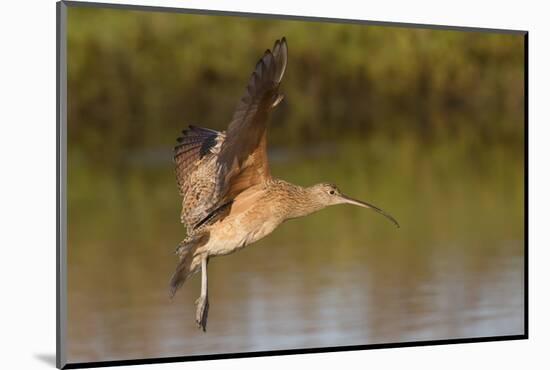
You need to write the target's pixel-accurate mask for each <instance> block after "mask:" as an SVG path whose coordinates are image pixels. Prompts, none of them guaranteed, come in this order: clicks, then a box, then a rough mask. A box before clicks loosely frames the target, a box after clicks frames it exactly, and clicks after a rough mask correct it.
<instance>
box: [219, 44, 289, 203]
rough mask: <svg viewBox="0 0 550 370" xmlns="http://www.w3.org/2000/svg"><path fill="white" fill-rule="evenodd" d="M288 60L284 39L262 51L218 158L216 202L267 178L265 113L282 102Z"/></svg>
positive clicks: (267, 113)
mask: <svg viewBox="0 0 550 370" xmlns="http://www.w3.org/2000/svg"><path fill="white" fill-rule="evenodd" d="M287 59H288V49H287V44H286V40H285V38H284V37H283V38H282V39H281V40H280V41H279V40H277V41H276V42H275V45H274V46H273V51H271V50H266V52H265V53H264V55H263V56H262V58H261V59H260V60H259V61H258V63H257V64H256V67H255V68H254V72H252V75H251V76H250V78H249V80H248V85H247V87H246V91H245V94H244V96H243V97H242V98H241V100H240V101H239V103H238V104H237V108H236V109H235V112H234V114H233V118H232V120H231V122H230V124H229V127H228V129H227V133H226V138H225V141H224V142H223V144H222V146H221V150H220V154H219V156H218V165H219V169H218V176H217V184H218V186H219V187H218V189H217V194H218V197H219V199H220V202H222V203H223V202H225V201H227V200H228V199H232V198H233V197H234V196H236V195H237V194H238V193H240V192H241V191H243V190H245V189H247V188H248V187H250V186H253V185H255V184H259V183H263V182H265V181H266V180H268V179H269V178H270V174H269V164H268V161H267V153H266V144H267V137H266V128H267V120H268V116H269V113H270V112H271V110H272V109H273V108H275V107H276V106H277V104H279V103H280V102H281V100H282V99H283V95H281V94H279V85H280V83H281V80H282V78H283V75H284V73H285V69H286V65H287Z"/></svg>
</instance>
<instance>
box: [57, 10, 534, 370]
mask: <svg viewBox="0 0 550 370" xmlns="http://www.w3.org/2000/svg"><path fill="white" fill-rule="evenodd" d="M526 50H527V32H525V31H511V30H490V29H469V28H460V27H450V26H429V25H414V24H394V23H383V22H372V21H361V20H337V19H320V18H306V17H294V16H293V17H291V16H283V15H266V14H246V13H232V12H217V11H206V10H190V9H174V8H153V7H139V6H130V5H113V4H97V3H79V2H61V3H58V207H59V208H58V266H57V267H58V310H57V313H58V317H57V324H58V333H57V334H58V335H57V351H58V353H57V365H58V367H60V368H63V367H65V368H75V367H86V366H103V365H104V366H108V365H122V364H139V363H154V362H173V361H186V360H196V359H210V358H227V357H244V356H263V355H278V354H291V353H311V352H323V351H341V350H356V349H369V348H380V347H399V346H404V345H407V346H410V345H426V344H443V343H462V342H475V341H486V340H506V339H524V338H527V325H526V323H527V307H526V304H527V300H526V298H527V275H526V271H527V265H526V263H527V260H526V254H527V241H526V234H525V232H526V225H527V222H526V203H525V199H526V186H525V185H526V171H527V169H526V153H527V151H526V149H527V147H526V145H527V144H526V137H527V136H526V131H527V113H526Z"/></svg>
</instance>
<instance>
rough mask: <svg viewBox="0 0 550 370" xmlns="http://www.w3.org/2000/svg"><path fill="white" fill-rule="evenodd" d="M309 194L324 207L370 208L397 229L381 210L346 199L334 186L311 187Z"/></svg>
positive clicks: (361, 202) (393, 220)
mask: <svg viewBox="0 0 550 370" xmlns="http://www.w3.org/2000/svg"><path fill="white" fill-rule="evenodd" d="M310 192H311V195H312V196H313V197H314V198H315V200H316V201H317V202H318V203H319V204H320V205H322V206H324V207H326V206H332V205H336V204H352V205H354V206H359V207H363V208H370V209H372V210H374V211H376V212H378V213H380V214H381V215H383V216H385V217H386V218H388V219H389V220H390V221H391V222H393V223H394V224H395V226H397V227H399V223H398V222H397V221H396V220H395V218H393V217H392V216H391V215H389V214H388V213H386V212H385V211H383V210H382V209H380V208H378V207H376V206H373V205H372V204H369V203H366V202H363V201H360V200H357V199H353V198H350V197H348V196H347V195H345V194H343V193H342V192H341V191H340V189H338V188H337V187H336V185H333V184H327V183H321V184H317V185H313V186H312V187H311V188H310Z"/></svg>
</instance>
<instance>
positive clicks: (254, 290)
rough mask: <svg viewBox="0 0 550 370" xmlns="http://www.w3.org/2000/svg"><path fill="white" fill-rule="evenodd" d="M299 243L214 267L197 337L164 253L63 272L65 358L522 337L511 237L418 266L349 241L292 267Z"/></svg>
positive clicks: (518, 259) (438, 252) (186, 292)
mask: <svg viewBox="0 0 550 370" xmlns="http://www.w3.org/2000/svg"><path fill="white" fill-rule="evenodd" d="M266 244H269V243H266ZM112 247H113V246H110V245H97V246H96V248H95V251H94V253H97V254H99V256H98V258H96V259H95V260H96V261H109V260H112V259H111V257H110V256H109V254H110V252H111V251H112V249H111V248H112ZM300 248H301V246H300V245H292V244H289V245H262V246H258V247H256V248H250V249H248V250H244V251H242V252H239V253H237V254H235V255H231V256H227V257H224V258H223V259H221V258H219V259H214V260H212V262H211V264H210V265H211V268H210V271H209V274H210V282H211V285H210V287H209V288H210V289H211V304H212V309H211V312H210V316H209V327H208V332H207V333H206V334H203V333H202V332H200V331H199V330H197V328H196V327H195V326H194V307H193V302H194V299H195V298H196V297H197V295H198V289H199V279H197V278H194V279H192V280H191V281H189V282H188V283H187V284H186V285H185V286H184V287H183V288H182V290H181V291H180V292H179V294H178V295H177V296H176V299H175V300H174V301H173V302H170V301H169V299H168V297H167V294H166V281H167V276H168V275H169V272H170V271H171V269H172V267H173V264H172V262H173V261H171V260H170V259H169V258H164V256H162V255H161V254H159V255H158V257H156V258H155V257H154V256H153V257H152V256H149V257H148V258H147V260H140V261H129V262H128V261H127V262H124V261H122V262H121V261H119V262H117V263H109V264H103V263H101V264H94V263H81V264H74V265H70V266H69V276H71V277H74V280H73V281H72V283H70V284H69V289H70V290H69V308H70V311H69V323H70V325H69V341H68V343H69V360H70V361H72V362H79V361H94V360H117V359H128V358H145V357H163V356H180V355H193V354H209V353H221V352H223V353H225V352H243V351H265V350H275V349H288V348H308V347H324V346H340V345H357V344H366V343H369V344H371V343H387V342H400V341H416V340H430V339H446V338H463V337H477V336H493V335H511V334H521V333H522V332H523V258H522V256H521V250H522V244H521V242H514V241H510V242H503V243H501V244H500V245H498V246H495V248H493V249H491V250H493V251H495V253H483V254H480V255H477V256H474V257H472V256H471V253H467V252H466V251H469V250H471V248H470V247H468V248H463V246H460V245H448V246H438V247H437V248H434V249H433V250H434V252H433V253H431V254H429V255H425V256H423V257H422V258H417V259H415V258H412V259H409V258H400V259H396V258H394V256H393V254H392V253H387V251H384V250H381V249H377V248H369V247H363V248H361V246H358V248H357V250H356V253H355V256H354V258H353V259H347V260H336V261H334V260H331V259H330V258H328V257H327V258H325V257H321V259H320V261H319V263H317V264H315V265H312V264H311V263H310V264H307V266H303V264H302V263H300V259H299V254H300V252H299V250H300ZM274 251H275V252H274ZM271 252H274V253H271ZM130 259H132V257H131V256H130ZM132 265H133V267H132ZM98 271H100V272H101V273H100V274H98ZM133 274H139V275H142V274H147V276H148V279H145V280H143V279H142V278H138V279H134V278H133ZM136 281H137V282H139V284H137V286H136V283H135V282H136ZM144 281H145V283H143V282H144ZM136 290H137V291H138V292H139V294H134V292H135V291H136Z"/></svg>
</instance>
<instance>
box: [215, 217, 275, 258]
mask: <svg viewBox="0 0 550 370" xmlns="http://www.w3.org/2000/svg"><path fill="white" fill-rule="evenodd" d="M243 221H244V220H242V219H241V218H239V217H236V218H231V219H225V220H223V221H222V222H220V223H218V224H216V225H213V226H214V227H213V228H212V229H211V230H210V240H209V241H208V246H207V249H208V254H209V255H225V254H229V253H232V252H235V251H237V250H239V249H241V248H243V247H246V246H247V245H250V244H252V243H254V242H256V241H258V240H260V239H262V238H263V237H265V236H267V235H269V234H270V233H271V232H272V231H273V230H275V228H276V227H277V226H278V225H279V224H280V222H278V220H270V219H268V218H267V217H266V218H258V219H256V220H254V222H246V223H245V222H243Z"/></svg>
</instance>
